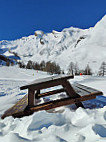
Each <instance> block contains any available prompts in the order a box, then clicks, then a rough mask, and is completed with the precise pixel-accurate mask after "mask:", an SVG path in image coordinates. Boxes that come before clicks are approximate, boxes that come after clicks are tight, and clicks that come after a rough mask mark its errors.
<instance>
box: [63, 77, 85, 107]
mask: <svg viewBox="0 0 106 142" xmlns="http://www.w3.org/2000/svg"><path fill="white" fill-rule="evenodd" d="M62 85H63V87H64V89H65V90H66V93H67V95H68V96H70V97H71V98H78V97H80V95H78V94H77V93H76V92H75V91H74V89H73V87H72V86H71V84H70V83H69V81H67V80H65V81H64V82H63V83H62ZM75 105H76V106H77V107H82V108H84V105H83V104H82V103H81V102H78V103H75Z"/></svg>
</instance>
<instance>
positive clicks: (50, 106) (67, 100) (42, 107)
mask: <svg viewBox="0 0 106 142" xmlns="http://www.w3.org/2000/svg"><path fill="white" fill-rule="evenodd" d="M95 97H96V95H95V94H92V95H86V96H82V97H79V98H64V99H58V100H54V101H50V102H46V103H43V104H40V105H37V106H35V107H32V108H30V109H29V110H30V111H31V112H35V111H39V110H49V109H53V108H56V107H60V106H65V105H71V104H75V103H79V102H81V101H85V100H90V99H95Z"/></svg>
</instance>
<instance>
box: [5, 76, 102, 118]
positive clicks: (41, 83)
mask: <svg viewBox="0 0 106 142" xmlns="http://www.w3.org/2000/svg"><path fill="white" fill-rule="evenodd" d="M73 78H74V76H73V75H57V76H51V77H47V78H43V79H37V80H35V81H33V82H31V83H29V84H27V85H24V86H22V87H20V89H21V90H24V89H28V95H25V96H24V97H23V98H22V99H21V100H19V101H18V102H17V103H16V104H15V105H14V106H13V107H12V108H10V109H9V110H7V111H6V112H5V114H4V115H3V116H2V118H5V117H6V116H10V115H12V116H13V117H22V116H25V115H30V114H32V113H33V112H35V111H39V110H49V109H53V108H56V107H60V106H65V105H70V104H75V105H76V106H77V107H83V108H84V106H83V104H82V101H86V100H90V99H95V98H96V96H98V95H102V94H103V93H102V92H101V91H98V90H96V89H93V88H91V87H88V86H84V85H82V84H79V83H76V82H75V83H72V84H71V83H70V82H69V80H70V79H73ZM59 85H61V86H62V88H60V89H55V90H52V91H48V92H44V93H41V90H43V89H47V88H51V87H54V88H55V87H56V88H57V86H59ZM47 90H48V89H47ZM61 92H66V95H67V97H66V98H61V99H56V100H50V101H48V102H44V103H42V104H39V103H37V100H39V99H40V98H45V97H47V96H51V95H54V94H58V93H61Z"/></svg>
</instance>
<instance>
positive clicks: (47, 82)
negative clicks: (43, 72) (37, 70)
mask: <svg viewBox="0 0 106 142" xmlns="http://www.w3.org/2000/svg"><path fill="white" fill-rule="evenodd" d="M71 78H74V76H72V75H57V76H53V77H48V78H43V79H38V80H35V81H33V82H31V83H29V84H27V85H25V86H22V87H20V89H21V90H23V89H27V88H29V87H30V88H31V87H32V88H34V89H35V90H36V89H39V90H40V89H44V88H48V87H52V86H57V85H60V84H61V82H62V81H63V80H67V79H71Z"/></svg>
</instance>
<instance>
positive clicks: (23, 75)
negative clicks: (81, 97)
mask: <svg viewBox="0 0 106 142" xmlns="http://www.w3.org/2000/svg"><path fill="white" fill-rule="evenodd" d="M46 76H48V75H47V73H44V72H37V71H35V70H25V69H19V68H18V67H0V115H2V114H3V113H4V111H5V110H7V109H8V108H10V107H11V106H12V105H13V104H15V103H16V102H17V101H18V100H19V99H20V98H22V97H23V96H24V95H25V94H26V93H27V90H25V91H20V89H19V87H20V86H22V85H23V84H26V83H28V82H30V81H32V80H35V79H38V78H43V77H46ZM70 81H71V82H74V81H77V82H80V83H82V84H85V85H88V86H91V87H94V88H96V89H99V90H101V91H103V93H104V95H103V96H99V97H97V99H95V100H91V101H87V102H85V103H84V105H85V106H86V107H87V109H83V108H78V109H76V108H75V106H65V107H60V108H57V109H55V110H52V111H39V112H36V113H34V114H33V115H30V116H27V117H23V118H16V119H14V118H13V117H7V118H5V119H4V120H1V119H0V142H14V141H15V142H50V141H51V142H105V141H106V88H105V84H106V77H96V76H93V77H92V76H76V77H75V78H74V79H72V80H70ZM54 112H55V113H54Z"/></svg>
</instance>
